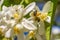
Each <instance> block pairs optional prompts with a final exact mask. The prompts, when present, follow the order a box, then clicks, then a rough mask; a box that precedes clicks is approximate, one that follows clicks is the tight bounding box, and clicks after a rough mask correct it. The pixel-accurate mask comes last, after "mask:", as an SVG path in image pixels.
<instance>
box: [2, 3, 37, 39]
mask: <svg viewBox="0 0 60 40" xmlns="http://www.w3.org/2000/svg"><path fill="white" fill-rule="evenodd" d="M31 7H32V9H30V8H31ZM34 8H35V2H33V3H31V4H29V5H28V6H27V7H26V8H23V7H22V6H21V5H14V6H12V7H8V11H6V12H5V16H6V18H8V17H9V19H6V18H3V19H4V20H5V22H6V23H7V25H8V26H9V27H10V28H8V27H7V29H8V31H6V33H5V37H7V38H9V37H10V36H11V35H12V34H16V35H17V36H18V39H21V40H22V38H20V37H21V36H19V35H18V34H21V35H24V34H23V32H24V30H25V29H28V30H36V29H37V28H36V26H35V25H34V24H33V23H31V22H30V21H28V20H27V19H25V18H24V16H25V15H27V14H28V13H29V12H30V11H32V10H33V9H34ZM3 10H4V9H3ZM4 11H5V10H4ZM11 17H13V18H12V19H11ZM19 20H21V21H19ZM22 29H23V30H22ZM11 30H13V31H11ZM12 32H13V33H12ZM8 33H9V34H8ZM7 35H9V36H7Z"/></svg>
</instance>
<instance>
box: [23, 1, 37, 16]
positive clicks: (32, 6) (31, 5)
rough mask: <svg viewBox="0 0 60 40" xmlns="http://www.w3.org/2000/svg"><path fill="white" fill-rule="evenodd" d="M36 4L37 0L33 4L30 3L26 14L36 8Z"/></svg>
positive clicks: (25, 11)
mask: <svg viewBox="0 0 60 40" xmlns="http://www.w3.org/2000/svg"><path fill="white" fill-rule="evenodd" d="M35 6H36V3H35V2H32V3H31V4H29V5H28V6H27V7H26V8H25V10H24V16H25V15H26V14H27V13H29V12H30V11H32V10H33V9H34V8H35Z"/></svg>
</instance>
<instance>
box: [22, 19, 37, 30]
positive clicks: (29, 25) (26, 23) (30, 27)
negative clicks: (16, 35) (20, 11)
mask: <svg viewBox="0 0 60 40" xmlns="http://www.w3.org/2000/svg"><path fill="white" fill-rule="evenodd" d="M22 25H23V26H24V27H25V28H26V29H28V30H36V29H37V27H36V26H35V25H33V24H32V23H31V22H30V21H28V20H26V19H24V20H23V22H22Z"/></svg>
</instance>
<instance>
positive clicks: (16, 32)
mask: <svg viewBox="0 0 60 40" xmlns="http://www.w3.org/2000/svg"><path fill="white" fill-rule="evenodd" d="M14 33H15V34H19V33H20V29H19V28H17V27H16V26H15V27H14Z"/></svg>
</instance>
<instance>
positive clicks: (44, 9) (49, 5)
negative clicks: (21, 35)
mask: <svg viewBox="0 0 60 40" xmlns="http://www.w3.org/2000/svg"><path fill="white" fill-rule="evenodd" d="M51 3H52V2H51V1H48V2H47V3H46V4H45V5H44V7H43V9H42V12H43V13H48V11H49V10H50V9H51Z"/></svg>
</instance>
